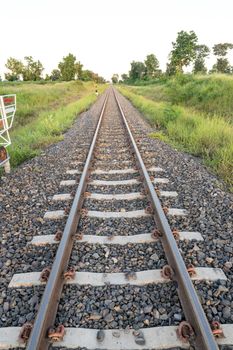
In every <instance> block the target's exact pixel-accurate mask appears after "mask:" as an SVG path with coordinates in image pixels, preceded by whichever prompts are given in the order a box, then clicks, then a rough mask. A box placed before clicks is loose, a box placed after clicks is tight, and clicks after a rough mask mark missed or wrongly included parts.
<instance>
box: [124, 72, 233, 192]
mask: <svg viewBox="0 0 233 350" xmlns="http://www.w3.org/2000/svg"><path fill="white" fill-rule="evenodd" d="M119 89H120V91H121V92H122V93H123V94H124V95H125V96H126V97H128V98H129V99H130V100H131V102H132V103H133V104H134V105H135V107H137V108H138V109H139V110H140V111H141V112H142V113H143V114H144V116H145V117H146V118H147V119H148V121H149V122H150V123H151V124H152V125H153V126H156V127H157V131H156V132H154V133H153V134H152V135H151V136H152V137H155V138H159V139H161V140H163V141H165V142H167V143H170V144H172V145H173V146H175V147H177V148H179V149H181V150H185V151H187V152H189V153H191V154H193V155H196V156H199V157H202V159H203V161H204V163H205V164H206V165H207V166H209V167H211V168H212V169H213V170H214V171H215V172H216V173H217V174H218V175H219V176H220V177H222V178H223V179H224V180H225V181H226V183H228V184H229V185H230V186H231V189H232V188H233V178H232V173H233V78H232V77H228V76H222V75H219V76H217V75H216V76H199V77H193V76H184V77H178V78H172V79H170V80H167V81H166V82H163V83H162V84H159V83H157V84H154V85H150V86H140V87H136V86H131V87H129V86H128V87H126V86H124V87H123V86H122V87H119Z"/></svg>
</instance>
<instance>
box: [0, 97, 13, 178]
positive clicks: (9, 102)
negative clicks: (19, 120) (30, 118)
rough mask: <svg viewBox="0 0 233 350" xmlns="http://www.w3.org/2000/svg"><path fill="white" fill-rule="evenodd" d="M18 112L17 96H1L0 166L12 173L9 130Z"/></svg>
mask: <svg viewBox="0 0 233 350" xmlns="http://www.w3.org/2000/svg"><path fill="white" fill-rule="evenodd" d="M15 112H16V95H3V96H0V166H4V169H5V172H6V173H10V157H9V155H8V152H7V149H6V148H7V147H8V146H10V144H11V139H10V135H9V129H10V128H11V127H12V124H13V121H14V116H15Z"/></svg>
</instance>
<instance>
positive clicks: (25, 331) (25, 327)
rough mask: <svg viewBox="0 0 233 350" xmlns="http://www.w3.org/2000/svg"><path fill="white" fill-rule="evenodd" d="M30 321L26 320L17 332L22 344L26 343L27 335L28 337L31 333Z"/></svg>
mask: <svg viewBox="0 0 233 350" xmlns="http://www.w3.org/2000/svg"><path fill="white" fill-rule="evenodd" d="M32 327H33V326H32V323H30V322H27V323H25V324H24V325H23V327H22V328H21V331H20V333H19V341H20V343H22V344H26V343H27V341H28V339H29V337H30V334H31V331H32Z"/></svg>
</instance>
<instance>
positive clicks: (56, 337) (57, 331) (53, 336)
mask: <svg viewBox="0 0 233 350" xmlns="http://www.w3.org/2000/svg"><path fill="white" fill-rule="evenodd" d="M64 335H65V327H64V326H63V325H62V324H61V325H59V326H58V327H57V328H53V327H51V328H50V329H49V330H48V338H49V340H50V342H51V343H56V342H59V341H62V340H63V338H64Z"/></svg>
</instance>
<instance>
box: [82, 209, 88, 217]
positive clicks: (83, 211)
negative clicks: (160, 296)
mask: <svg viewBox="0 0 233 350" xmlns="http://www.w3.org/2000/svg"><path fill="white" fill-rule="evenodd" d="M87 213H88V210H87V209H81V215H82V216H83V217H85V216H87Z"/></svg>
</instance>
